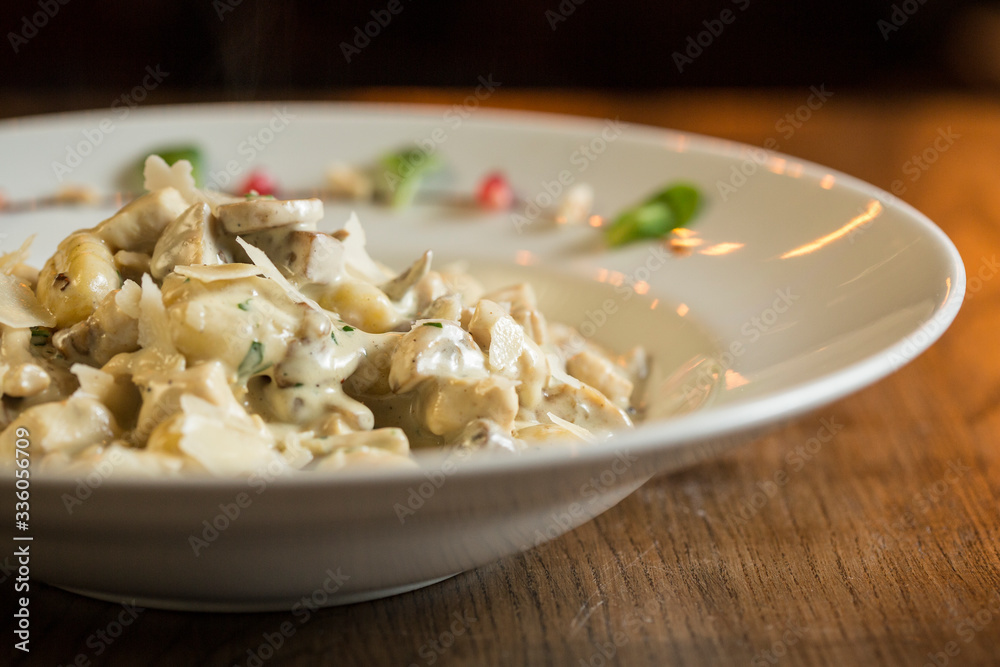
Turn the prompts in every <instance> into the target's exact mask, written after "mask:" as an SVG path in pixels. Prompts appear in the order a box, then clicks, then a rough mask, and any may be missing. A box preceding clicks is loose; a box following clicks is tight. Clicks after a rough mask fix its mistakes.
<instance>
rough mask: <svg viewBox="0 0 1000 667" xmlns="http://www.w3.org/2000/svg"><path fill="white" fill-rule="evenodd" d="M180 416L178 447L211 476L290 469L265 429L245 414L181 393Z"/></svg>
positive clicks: (288, 470)
mask: <svg viewBox="0 0 1000 667" xmlns="http://www.w3.org/2000/svg"><path fill="white" fill-rule="evenodd" d="M181 410H182V411H183V413H184V417H183V419H182V421H181V422H180V432H181V437H180V442H179V443H178V446H179V447H180V450H181V451H182V452H184V453H185V454H187V455H188V456H190V457H191V458H193V459H194V460H195V461H197V462H198V463H200V464H201V465H202V466H204V468H205V469H206V470H207V471H208V472H210V473H212V474H213V475H234V474H244V475H248V474H253V473H258V474H261V473H263V472H265V471H266V472H267V473H268V474H271V475H274V474H280V473H283V472H285V473H287V472H290V471H292V470H293V468H291V467H290V466H289V465H288V462H287V461H286V460H285V458H284V457H283V456H281V455H280V454H279V453H278V452H276V451H275V450H274V440H273V438H272V437H271V435H270V433H268V432H267V430H266V429H258V428H256V424H255V423H254V422H253V420H252V419H250V417H249V416H248V415H246V414H244V416H243V418H236V417H235V416H234V415H233V414H232V411H231V410H227V409H225V408H220V407H218V406H215V405H213V404H211V403H209V402H208V401H206V400H204V399H201V398H198V397H197V396H193V395H191V394H185V395H183V396H181Z"/></svg>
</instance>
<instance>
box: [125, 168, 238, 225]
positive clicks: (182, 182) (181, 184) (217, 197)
mask: <svg viewBox="0 0 1000 667" xmlns="http://www.w3.org/2000/svg"><path fill="white" fill-rule="evenodd" d="M192 169H193V167H192V166H191V163H190V162H188V161H187V160H178V161H177V162H175V163H174V164H173V166H170V165H167V162H166V160H164V159H163V158H162V157H160V156H159V155H150V156H149V157H147V158H146V164H145V166H144V168H143V170H142V175H143V176H144V177H145V179H146V180H145V184H144V186H143V187H145V188H146V189H147V190H149V191H150V192H153V191H154V190H161V189H163V188H174V189H176V190H177V191H178V192H180V193H181V196H182V197H184V200H185V201H186V202H187V203H188V204H199V203H201V202H204V203H206V204H208V205H209V206H210V207H211V208H212V212H213V213H214V212H215V211H216V210H217V209H218V208H219V207H220V206H224V205H226V204H232V203H234V202H239V201H243V198H242V197H233V196H231V195H227V194H225V193H223V192H216V191H214V190H199V189H198V188H197V186H196V185H195V182H194V176H193V175H192V173H191V172H192Z"/></svg>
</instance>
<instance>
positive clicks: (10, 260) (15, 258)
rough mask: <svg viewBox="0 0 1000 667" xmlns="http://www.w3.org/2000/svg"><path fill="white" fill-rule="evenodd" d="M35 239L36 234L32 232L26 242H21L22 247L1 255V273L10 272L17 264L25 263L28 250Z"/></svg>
mask: <svg viewBox="0 0 1000 667" xmlns="http://www.w3.org/2000/svg"><path fill="white" fill-rule="evenodd" d="M34 240H35V235H34V234H32V235H31V236H29V237H28V239H27V240H26V241H25V242H24V243H22V244H21V247H20V248H18V249H17V250H15V251H14V252H9V253H7V254H6V255H0V273H10V272H11V271H13V270H14V267H15V266H17V265H18V264H23V263H24V262H25V261H26V260H27V259H28V250H29V249H30V248H31V243H32V241H34Z"/></svg>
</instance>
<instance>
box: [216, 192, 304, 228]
mask: <svg viewBox="0 0 1000 667" xmlns="http://www.w3.org/2000/svg"><path fill="white" fill-rule="evenodd" d="M216 214H217V215H218V216H219V220H220V221H221V222H222V227H223V228H224V229H225V230H226V231H227V232H229V233H230V234H246V233H248V232H260V231H264V230H265V229H275V228H277V227H289V226H291V225H296V226H297V228H299V229H313V230H315V229H316V223H317V222H319V220H320V219H321V218H322V217H323V202H321V201H320V200H319V199H315V198H314V199H288V200H280V199H249V200H247V201H241V202H236V203H234V204H225V205H223V206H220V207H219V208H218V210H217V211H216Z"/></svg>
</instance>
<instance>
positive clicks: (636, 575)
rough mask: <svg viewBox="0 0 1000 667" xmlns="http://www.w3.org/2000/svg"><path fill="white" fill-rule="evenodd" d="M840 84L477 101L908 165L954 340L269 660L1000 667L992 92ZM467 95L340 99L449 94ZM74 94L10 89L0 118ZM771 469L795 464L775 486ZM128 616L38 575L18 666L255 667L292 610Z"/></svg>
mask: <svg viewBox="0 0 1000 667" xmlns="http://www.w3.org/2000/svg"><path fill="white" fill-rule="evenodd" d="M833 92H834V95H833V97H831V98H830V100H829V101H828V102H827V103H826V104H824V105H823V107H822V108H821V109H819V110H817V111H815V112H814V113H813V116H812V118H810V119H809V120H808V121H807V122H804V123H802V125H801V127H800V128H797V129H795V131H794V133H792V135H791V136H786V134H787V132H784V133H783V132H781V131H779V129H778V128H777V127H776V123H778V121H779V120H781V119H782V118H783V117H784V116H785V114H788V113H794V111H795V109H796V108H797V107H798V106H799V105H801V104H803V103H804V102H805V101H806V99H807V98H808V96H809V94H810V92H809V91H808V90H788V91H780V92H767V93H764V92H752V91H751V92H731V91H721V92H706V93H693V92H691V93H683V92H682V93H662V94H643V95H638V94H636V95H629V94H618V93H615V94H607V95H603V94H597V93H587V94H583V93H569V92H559V91H543V92H527V91H518V90H504V89H501V90H499V91H498V92H497V93H496V94H495V95H494V96H493V97H491V98H490V99H489V100H488V101H487V104H488V105H491V106H502V107H507V108H524V109H537V110H550V111H560V112H567V113H580V114H585V115H592V116H602V117H615V116H618V117H620V118H622V119H623V120H626V121H632V122H642V123H649V124H654V125H663V126H668V127H673V128H678V129H682V130H688V131H693V132H699V133H703V134H709V135H715V136H721V137H725V138H729V139H735V140H739V141H746V142H749V143H752V144H757V145H760V144H763V143H764V142H765V141H766V140H767V139H768V138H775V139H776V140H777V141H778V142H779V145H780V148H781V150H782V151H784V152H788V153H790V154H793V155H796V156H798V157H803V158H807V159H810V160H814V161H817V162H820V163H822V164H826V165H829V166H831V167H834V168H836V169H840V170H842V171H845V172H847V173H850V174H853V175H856V176H859V177H861V178H863V179H866V180H869V181H871V182H873V183H875V184H876V185H879V186H881V187H885V188H888V187H891V186H892V184H893V182H894V181H897V180H901V181H903V183H904V186H905V187H906V191H905V193H904V194H903V196H902V198H903V199H904V200H906V201H908V202H910V203H912V204H913V205H915V206H916V207H917V208H919V209H920V210H922V211H923V212H925V213H926V214H927V215H928V216H930V218H931V219H933V220H935V221H936V222H937V223H938V224H939V225H940V226H941V227H942V228H943V229H944V231H945V232H946V233H948V234H949V235H950V236H951V238H952V239H953V240H954V241H955V242H956V244H957V245H958V247H959V250H960V252H961V253H962V256H963V257H964V259H965V261H966V264H967V269H968V271H969V274H970V279H971V281H970V289H969V292H970V295H969V300H968V302H967V303H966V305H965V307H964V308H963V310H962V312H961V314H960V315H959V316H958V319H957V321H956V322H955V324H954V326H953V327H952V328H951V329H950V330H949V331H948V332H947V333H946V334H945V335H944V337H943V338H942V340H941V341H940V342H939V343H938V344H936V345H935V346H934V347H932V348H931V350H930V351H929V352H927V353H926V354H924V355H923V356H921V357H920V358H918V359H917V360H915V361H914V362H913V363H911V364H909V365H908V366H906V367H904V368H903V369H902V370H900V371H899V372H898V373H896V374H895V375H893V376H892V377H890V378H888V379H887V380H885V381H882V382H880V383H878V384H877V385H875V386H873V387H871V388H868V389H866V390H864V391H862V392H860V393H858V394H856V395H854V396H851V397H849V398H847V399H845V400H842V401H839V402H837V403H835V404H833V405H831V406H829V407H827V408H825V409H824V410H822V411H819V412H817V413H815V414H813V415H809V416H807V417H804V418H802V419H799V420H797V421H796V422H795V423H793V424H790V425H788V426H786V427H783V428H781V429H780V430H778V431H776V432H774V433H772V434H771V435H770V436H768V437H766V438H764V439H762V440H760V441H758V442H756V443H755V444H753V445H750V446H747V447H744V448H742V449H740V450H738V451H735V452H732V453H731V454H729V455H726V456H724V457H722V458H719V459H717V460H715V461H711V462H708V463H705V464H703V465H700V466H698V467H697V468H696V469H692V470H689V471H686V472H683V473H680V474H675V475H670V476H667V477H662V478H659V479H655V480H653V481H651V482H649V483H648V484H647V485H645V486H644V487H643V488H642V489H640V490H639V491H637V492H636V493H635V494H633V495H632V496H631V497H629V498H628V499H626V500H625V501H624V502H623V503H621V504H620V505H619V506H617V507H615V508H613V509H612V510H610V511H608V512H607V513H605V514H604V515H602V516H600V517H598V518H597V519H596V520H595V521H592V522H590V523H588V524H586V525H584V526H582V527H581V528H579V529H577V530H575V531H573V532H572V533H570V534H568V535H566V536H564V537H562V538H560V539H557V540H555V541H553V542H550V543H547V544H544V545H542V546H540V547H537V548H535V549H534V550H532V551H530V552H528V553H525V554H521V555H517V556H512V557H509V558H506V559H504V560H502V561H500V562H497V563H494V564H492V565H489V566H487V567H483V568H481V569H479V570H476V571H473V572H468V573H465V574H462V575H459V576H456V577H454V578H452V579H450V580H447V581H445V582H443V583H440V584H438V585H436V586H433V587H430V588H426V589H423V590H419V591H416V592H413V593H409V594H406V595H400V596H397V597H393V598H390V599H386V600H379V601H375V602H370V603H365V604H358V605H352V606H348V607H342V608H334V609H326V610H321V611H319V612H317V613H315V614H314V615H313V617H312V618H311V619H310V620H309V621H308V622H307V623H305V624H301V625H300V624H298V623H296V624H295V633H294V635H292V636H291V637H290V638H288V639H287V640H284V642H283V645H282V646H281V647H280V648H279V649H278V650H277V651H275V652H273V656H271V657H269V659H267V660H265V661H264V662H263V664H266V665H322V664H330V665H352V664H359V665H411V664H415V665H430V664H440V665H521V664H524V665H594V666H595V667H596V666H599V665H605V664H622V665H730V664H731V665H772V664H773V665H781V666H782V667H785V666H792V665H831V666H841V665H913V666H917V667H919V666H921V665H925V664H937V665H944V664H948V665H960V666H971V665H996V664H1000V552H998V545H1000V503H998V499H1000V346H998V335H997V331H998V330H1000V280H997V279H996V274H997V272H998V271H997V269H996V268H995V263H996V259H995V257H996V253H997V250H998V249H1000V187H998V184H1000V105H998V104H997V103H995V102H993V101H990V100H987V99H981V98H976V97H963V96H947V97H943V98H930V97H906V98H886V99H864V98H859V97H855V96H852V95H850V94H849V93H848V92H841V91H833ZM467 94H468V91H424V90H361V91H355V92H352V93H351V94H350V95H348V96H347V97H350V98H352V99H367V100H400V101H421V102H440V103H447V104H453V103H456V102H460V101H461V100H462V99H463V98H464V97H465V96H466V95H467ZM316 97H318V98H327V99H329V98H331V96H330V95H317V96H316ZM333 97H341V96H340V95H338V96H333ZM75 99H76V100H77V101H76V102H75V103H76V104H79V103H80V102H79V101H78V100H79V98H75ZM95 103H96V104H100V103H101V102H100V100H98V101H96V102H95ZM61 104H62V101H61V100H55V101H54V100H52V99H51V98H47V99H40V100H39V99H31V98H24V99H20V98H19V99H17V100H12V101H8V100H4V102H3V103H2V108H0V112H2V113H3V115H12V114H14V113H23V112H26V111H39V110H52V109H54V108H56V106H55V105H61ZM948 128H951V130H952V131H953V132H954V133H957V134H958V135H960V137H959V138H958V139H956V140H955V141H954V142H953V144H952V145H950V146H949V147H948V149H947V150H946V151H943V152H939V155H937V159H936V161H935V162H934V163H933V164H932V165H929V168H928V169H926V170H925V171H919V176H918V178H916V179H914V178H913V174H912V169H910V167H911V166H912V163H910V165H909V166H908V161H911V160H912V157H913V156H914V155H920V154H921V153H922V152H923V151H925V150H926V149H928V147H931V146H933V144H934V140H935V137H936V136H937V133H938V131H939V130H945V131H947V129H948ZM991 267H992V268H991ZM980 272H981V273H980ZM991 272H992V273H991ZM976 278H978V280H977V279H976ZM831 425H834V426H833V427H832V428H831ZM824 427H825V428H826V429H827V430H825V431H822V433H824V434H825V433H829V432H830V431H831V430H833V431H835V434H834V435H833V437H832V438H830V439H829V441H828V442H825V443H821V445H820V446H818V447H817V446H816V443H817V442H819V441H818V440H812V441H810V439H811V438H814V437H815V436H817V435H818V434H820V433H821V428H824ZM810 443H811V444H810ZM778 472H784V473H785V475H787V483H785V484H783V485H781V486H778V485H776V484H775V482H774V480H775V474H776V473H778ZM782 479H784V478H782ZM3 595H5V596H9V595H10V589H9V588H8V587H7V586H4V589H3ZM991 608H992V609H993V611H991ZM121 612H122V609H121V607H119V606H118V605H114V604H107V603H103V602H97V601H93V600H89V599H86V598H82V597H78V596H75V595H72V594H70V593H66V592H63V591H60V590H56V589H52V588H46V587H43V588H42V589H41V590H39V591H37V592H35V593H34V597H33V599H32V614H33V618H34V625H33V629H34V637H36V638H37V640H36V643H35V644H34V645H35V647H36V649H35V651H33V652H32V654H31V658H32V659H31V661H30V662H23V663H21V662H18V664H39V665H56V664H70V663H71V662H72V661H73V659H74V657H75V656H77V655H78V654H83V655H84V656H86V658H87V659H88V660H89V661H90V664H93V665H128V666H133V665H164V666H166V665H171V666H172V665H241V666H245V665H247V664H248V660H249V659H250V656H251V655H252V653H253V652H256V651H258V649H259V648H260V647H261V646H262V645H265V641H266V640H265V636H266V635H268V634H269V633H275V632H276V631H278V630H279V628H280V626H281V624H282V623H283V622H286V621H288V620H289V618H290V617H289V616H288V615H287V614H248V615H226V614H215V615H207V614H181V613H169V612H161V611H154V610H148V611H143V612H141V613H140V614H139V615H138V617H137V618H136V619H135V622H134V623H132V624H131V625H130V626H129V627H128V628H126V630H125V631H124V632H123V633H122V635H121V637H119V638H118V639H116V640H115V641H114V642H113V643H112V644H111V645H110V647H107V648H106V650H104V651H103V652H102V653H101V654H100V655H95V653H96V649H95V648H94V647H95V646H101V645H102V642H100V641H99V640H96V639H89V645H88V638H91V636H92V635H93V634H94V633H96V632H97V631H98V630H101V629H104V628H106V627H107V626H108V624H109V623H110V622H112V621H114V620H115V619H116V618H117V617H118V616H119V614H120V613H121ZM967 619H971V622H970V621H969V620H967ZM4 627H5V628H9V615H5V617H4ZM453 629H454V630H457V629H461V634H456V635H452V634H450V633H451V632H452V631H453ZM5 636H7V637H9V636H10V633H9V630H5ZM272 636H273V634H272ZM5 641H8V640H5ZM432 642H438V643H437V644H436V645H434V644H432ZM443 644H448V646H447V647H444V646H443ZM7 645H8V646H9V645H10V644H9V641H8V644H7ZM435 646H436V647H437V648H435ZM949 650H950V651H951V653H952V654H953V655H948V654H947V652H948V651H949ZM248 651H249V652H250V653H248ZM263 654H264V655H265V656H266V655H268V651H267V650H266V649H265V650H264V651H263ZM9 655H10V656H11V657H12V658H14V659H15V661H17V660H18V659H19V656H17V655H14V652H13V651H11V652H10V654H9ZM250 664H256V663H253V662H252V661H251V662H250Z"/></svg>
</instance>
